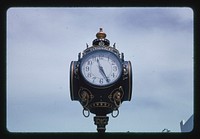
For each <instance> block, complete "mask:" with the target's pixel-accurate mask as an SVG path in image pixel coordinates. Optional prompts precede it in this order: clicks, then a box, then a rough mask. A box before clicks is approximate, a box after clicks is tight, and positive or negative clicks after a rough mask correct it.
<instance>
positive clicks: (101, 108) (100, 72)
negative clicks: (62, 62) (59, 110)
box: [70, 28, 132, 132]
mask: <svg viewBox="0 0 200 139" xmlns="http://www.w3.org/2000/svg"><path fill="white" fill-rule="evenodd" d="M96 37H97V39H95V40H93V42H92V46H91V47H88V46H87V48H86V49H85V50H84V51H83V52H82V53H79V55H78V61H72V62H71V65H70V96H71V99H72V100H77V101H79V102H80V103H81V105H82V106H83V115H84V116H85V117H88V116H89V114H90V112H91V113H93V114H96V116H95V117H94V122H95V124H96V125H97V130H98V132H105V125H106V124H107V122H108V119H109V117H108V116H107V114H109V113H111V115H112V116H113V117H117V116H118V114H119V107H120V105H121V104H122V102H123V101H130V100H131V95H132V68H131V62H130V61H124V54H123V53H121V54H120V53H119V51H118V50H117V49H116V47H115V44H114V45H113V47H111V46H110V41H109V40H108V39H106V34H105V33H104V32H103V30H102V28H100V31H99V32H98V33H97V34H96ZM114 111H116V115H114V113H113V112H114Z"/></svg>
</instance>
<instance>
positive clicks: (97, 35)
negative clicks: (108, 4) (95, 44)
mask: <svg viewBox="0 0 200 139" xmlns="http://www.w3.org/2000/svg"><path fill="white" fill-rule="evenodd" d="M96 37H97V39H105V38H106V33H104V32H103V28H100V29H99V32H98V33H97V34H96Z"/></svg>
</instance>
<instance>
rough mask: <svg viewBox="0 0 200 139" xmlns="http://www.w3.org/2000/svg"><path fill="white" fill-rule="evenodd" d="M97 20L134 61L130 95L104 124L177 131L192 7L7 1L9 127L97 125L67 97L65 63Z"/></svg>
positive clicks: (183, 116) (91, 35) (186, 105)
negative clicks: (11, 4) (60, 5)
mask: <svg viewBox="0 0 200 139" xmlns="http://www.w3.org/2000/svg"><path fill="white" fill-rule="evenodd" d="M100 27H102V28H103V30H104V32H106V34H107V39H109V40H110V42H111V45H112V44H114V43H116V48H117V49H118V50H119V51H120V52H123V53H124V55H125V60H127V61H131V63H132V68H133V92H132V99H131V101H130V102H124V103H123V104H122V105H121V107H120V108H119V110H120V114H119V116H118V117H117V118H112V117H111V115H110V114H109V115H108V116H109V117H110V119H109V123H108V125H107V126H106V131H107V132H127V131H130V132H161V131H162V130H163V129H164V128H167V129H170V130H171V131H172V132H180V121H181V120H187V119H188V118H189V117H190V116H191V115H192V114H193V91H194V90H193V11H192V9H190V8H187V7H179V8H178V7H177V8H157V7H154V8H142V7H141V8H139V7H138V8H132V7H127V8H114V7H113V8H103V7H102V8H10V9H8V11H7V75H6V76H7V129H8V130H9V131H10V132H96V126H95V125H94V122H93V116H94V115H93V114H91V115H90V117H89V118H85V117H84V116H83V115H82V106H81V105H80V103H79V102H77V101H71V99H70V89H69V67H70V62H71V61H76V60H77V58H78V53H79V52H82V51H83V50H84V49H85V48H86V43H88V44H89V46H91V45H92V41H93V40H94V39H95V37H96V36H95V35H96V33H97V32H98V31H99V28H100Z"/></svg>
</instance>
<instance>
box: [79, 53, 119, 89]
mask: <svg viewBox="0 0 200 139" xmlns="http://www.w3.org/2000/svg"><path fill="white" fill-rule="evenodd" d="M99 52H103V53H104V52H108V53H110V54H112V55H113V56H114V57H115V58H116V60H117V61H118V62H119V65H120V71H119V76H118V77H117V79H115V81H114V82H112V83H109V84H106V85H97V84H93V83H91V82H90V81H88V80H87V79H86V78H85V76H84V74H83V71H82V66H83V63H84V61H85V60H86V59H87V58H88V57H90V56H91V55H93V54H94V53H99ZM122 71H123V66H122V60H121V59H120V57H119V56H117V55H116V54H115V53H113V52H112V51H109V50H105V49H97V50H93V51H91V52H88V53H87V54H86V55H84V56H83V57H82V58H81V59H80V73H81V77H82V78H83V80H84V81H85V82H86V83H87V85H89V86H92V87H95V88H102V89H104V88H108V87H111V86H113V85H115V84H116V83H117V82H118V81H119V80H120V78H121V77H122Z"/></svg>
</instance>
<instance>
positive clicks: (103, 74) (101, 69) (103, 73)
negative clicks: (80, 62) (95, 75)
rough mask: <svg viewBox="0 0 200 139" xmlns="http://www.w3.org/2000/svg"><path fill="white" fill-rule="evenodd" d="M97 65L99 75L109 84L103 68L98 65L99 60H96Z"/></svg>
mask: <svg viewBox="0 0 200 139" xmlns="http://www.w3.org/2000/svg"><path fill="white" fill-rule="evenodd" d="M97 63H98V67H99V71H100V73H101V75H102V76H103V77H104V78H105V79H106V81H107V82H109V81H110V80H109V79H108V77H107V76H106V74H105V72H104V70H103V67H102V66H101V65H100V62H99V59H97Z"/></svg>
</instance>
